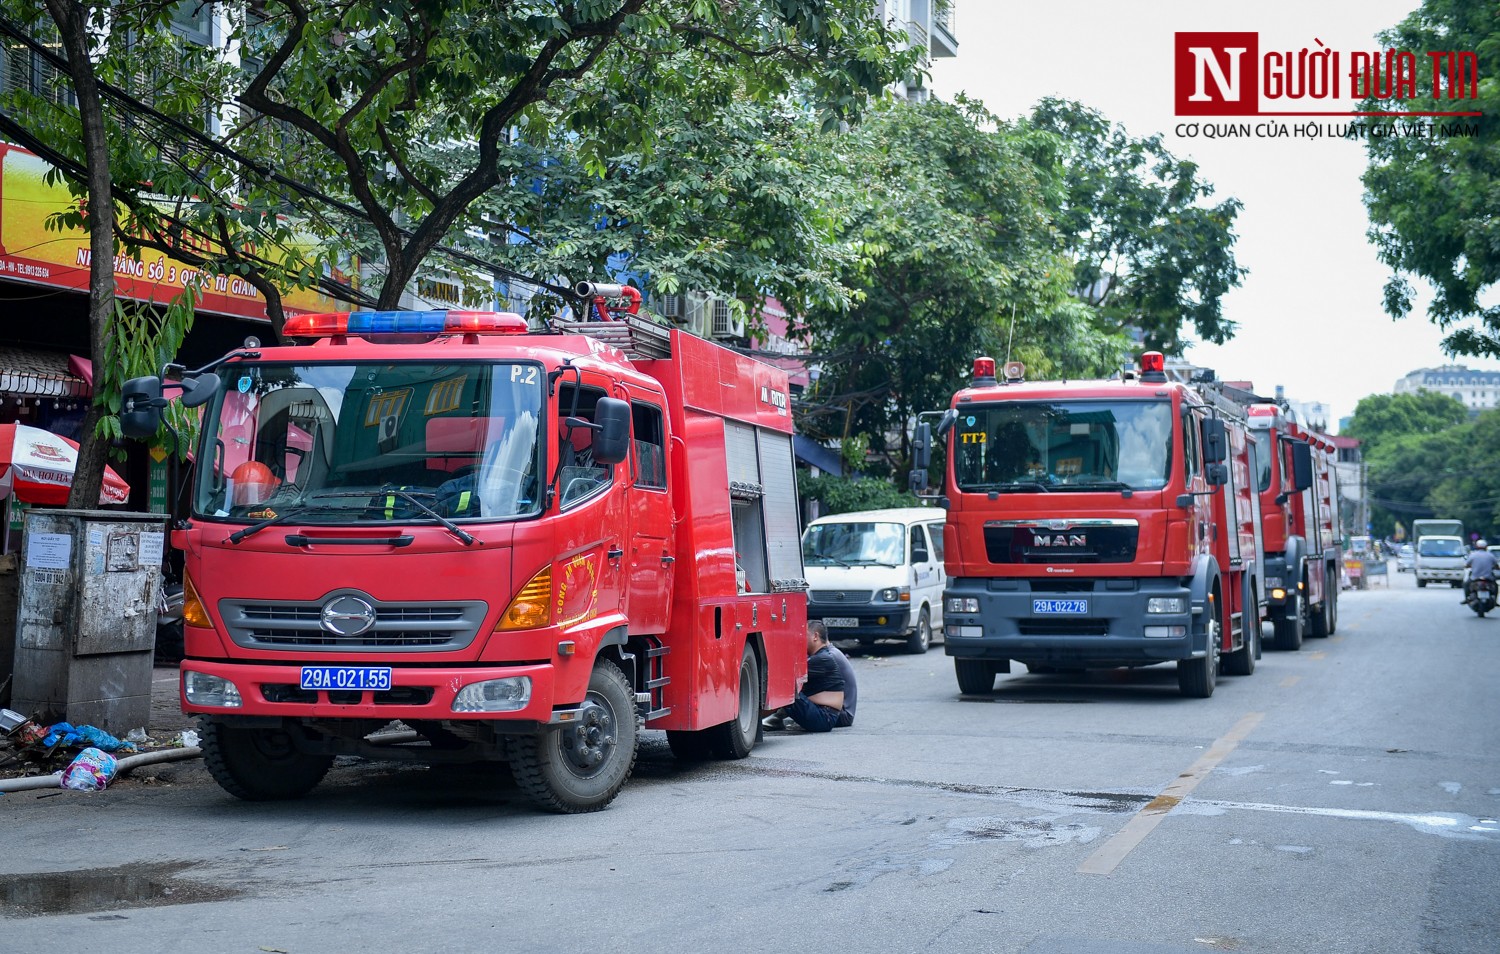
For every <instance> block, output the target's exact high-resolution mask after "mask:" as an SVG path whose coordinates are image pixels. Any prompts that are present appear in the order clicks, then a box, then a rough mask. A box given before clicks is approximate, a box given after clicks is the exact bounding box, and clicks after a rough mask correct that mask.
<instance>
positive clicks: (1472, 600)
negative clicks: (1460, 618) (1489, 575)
mask: <svg viewBox="0 0 1500 954" xmlns="http://www.w3.org/2000/svg"><path fill="white" fill-rule="evenodd" d="M1472 586H1473V589H1471V590H1470V591H1469V599H1468V604H1469V609H1471V610H1473V611H1474V612H1475V613H1478V614H1479V618H1480V619H1484V614H1485V613H1488V612H1489V611H1490V610H1492V609H1494V608H1495V601H1496V593H1495V581H1494V580H1475V581H1474V582H1473V584H1472Z"/></svg>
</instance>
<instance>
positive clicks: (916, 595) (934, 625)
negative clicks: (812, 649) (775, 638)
mask: <svg viewBox="0 0 1500 954" xmlns="http://www.w3.org/2000/svg"><path fill="white" fill-rule="evenodd" d="M944 516H945V514H944V512H943V511H941V510H937V509H934V508H930V507H911V508H906V509H902V510H866V511H862V512H860V513H841V514H838V515H836V516H832V517H820V518H819V519H817V520H814V521H813V522H812V523H810V524H808V525H807V529H806V530H804V531H803V533H802V562H803V564H804V566H805V567H806V570H807V583H808V592H807V618H808V619H810V620H811V619H820V620H822V621H823V625H824V626H827V627H828V638H829V639H832V640H840V639H858V640H859V641H860V642H862V643H867V644H868V643H873V642H874V641H875V640H877V639H898V640H901V641H902V642H904V643H905V644H906V651H907V652H910V653H925V652H926V651H927V647H928V646H930V645H931V644H932V642H933V639H934V637H936V638H937V639H939V640H941V638H942V634H943V584H944V582H945V579H946V578H945V577H944V575H943V518H944Z"/></svg>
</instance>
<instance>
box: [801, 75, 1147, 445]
mask: <svg viewBox="0 0 1500 954" xmlns="http://www.w3.org/2000/svg"><path fill="white" fill-rule="evenodd" d="M1056 142H1057V141H1056V139H1055V137H1053V136H1051V135H1049V134H1045V133H1039V132H1036V131H1034V130H1026V129H1018V128H1016V127H1012V126H1010V125H1007V124H1004V123H1001V122H999V121H998V120H997V119H995V117H994V116H992V115H990V114H989V113H988V112H986V111H985V110H984V109H983V107H981V106H980V105H979V104H977V103H975V102H972V101H970V100H966V99H963V98H960V99H959V100H958V101H957V102H954V103H941V102H931V103H928V104H925V105H921V106H916V105H911V104H906V103H893V104H889V105H887V106H885V107H883V108H881V109H879V110H876V111H874V112H872V113H871V114H870V115H869V116H867V117H866V119H865V121H864V122H862V123H861V124H860V125H859V126H858V127H856V128H854V129H853V130H852V131H851V132H849V133H848V134H847V135H844V136H841V137H839V138H838V140H837V141H836V142H835V143H834V146H833V159H834V162H835V163H836V164H837V167H838V168H840V169H842V170H844V173H843V179H842V184H841V185H840V186H839V187H838V188H836V189H835V190H834V191H832V192H831V193H830V195H829V196H828V198H827V200H826V201H827V202H828V203H829V207H830V215H831V216H832V217H833V219H834V220H835V221H836V222H838V223H839V241H840V242H841V243H842V244H843V246H844V247H845V249H846V250H847V253H848V255H849V264H847V265H846V266H844V269H843V271H842V272H841V273H840V276H839V277H840V280H841V281H842V282H843V284H844V285H846V286H847V287H848V288H850V289H851V290H852V297H851V301H850V305H849V307H847V308H841V307H827V306H819V305H816V304H815V305H814V306H813V307H811V308H809V309H808V311H807V312H806V313H805V316H804V317H805V323H804V324H803V325H802V326H801V328H800V331H801V332H802V333H803V334H804V335H805V337H806V340H807V341H808V343H809V346H810V348H811V350H812V352H813V353H814V355H815V356H816V358H817V360H818V362H819V363H820V365H821V375H820V377H819V380H818V382H817V385H816V387H815V388H812V389H809V391H808V392H807V393H805V394H804V395H803V400H802V404H801V406H800V407H799V408H798V412H799V417H798V426H799V427H800V428H801V429H802V430H803V432H804V433H810V434H812V435H814V436H816V437H819V438H823V439H829V440H841V439H844V438H848V437H850V436H851V435H865V436H867V437H868V438H869V441H870V446H871V449H872V451H873V452H874V453H876V454H877V455H883V456H884V458H885V459H886V460H887V462H888V464H889V465H890V466H891V467H892V469H896V470H899V469H902V468H904V467H905V466H907V464H908V460H909V451H908V448H907V447H906V443H907V435H906V430H907V424H908V422H909V420H910V419H911V415H912V414H914V413H916V412H918V411H923V410H929V409H932V408H937V407H943V406H946V404H947V402H948V400H949V398H950V397H951V395H952V393H953V391H954V390H955V389H956V388H957V387H958V386H959V385H960V384H961V382H962V381H963V380H964V379H965V377H966V373H967V371H968V369H969V367H970V365H971V362H972V361H973V359H974V357H975V355H978V354H986V353H987V354H993V355H995V356H996V357H1000V358H1003V357H1004V356H1006V355H1007V354H1009V355H1011V356H1013V357H1015V358H1018V359H1021V360H1024V361H1026V362H1027V364H1028V366H1029V367H1030V368H1031V369H1032V373H1033V376H1046V375H1048V374H1076V373H1085V372H1097V371H1099V370H1102V369H1103V368H1106V367H1109V366H1110V365H1112V364H1115V363H1116V361H1117V360H1118V358H1119V357H1121V356H1122V355H1123V353H1124V348H1125V341H1124V339H1123V338H1122V337H1119V336H1110V335H1107V334H1101V333H1099V332H1097V331H1096V329H1095V328H1094V326H1093V325H1092V323H1091V322H1090V320H1089V315H1088V313H1087V310H1086V309H1083V308H1081V307H1079V306H1078V303H1077V302H1076V300H1074V299H1072V298H1071V296H1070V295H1069V287H1068V286H1069V265H1068V262H1067V261H1066V259H1064V258H1063V257H1062V256H1061V255H1060V253H1059V252H1058V250H1057V245H1058V243H1057V235H1056V232H1055V231H1054V229H1053V227H1052V210H1053V207H1054V205H1055V204H1056V201H1057V189H1058V180H1057V177H1056V165H1055V160H1056ZM890 434H900V435H901V437H900V441H899V442H898V443H896V444H894V445H893V444H892V443H891V442H890V441H889V440H888V435H890Z"/></svg>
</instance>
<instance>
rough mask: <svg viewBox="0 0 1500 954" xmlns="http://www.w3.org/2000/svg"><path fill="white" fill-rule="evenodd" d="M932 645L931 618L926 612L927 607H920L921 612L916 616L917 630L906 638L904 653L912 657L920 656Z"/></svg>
mask: <svg viewBox="0 0 1500 954" xmlns="http://www.w3.org/2000/svg"><path fill="white" fill-rule="evenodd" d="M931 645H932V617H931V616H930V615H929V614H928V612H927V607H925V606H924V607H922V612H921V613H919V614H918V615H917V628H916V629H914V630H912V631H911V635H910V636H908V637H906V651H907V652H909V653H911V654H912V655H913V656H920V655H922V654H923V653H925V652H927V647H929V646H931Z"/></svg>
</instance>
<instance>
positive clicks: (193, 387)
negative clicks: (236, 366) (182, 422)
mask: <svg viewBox="0 0 1500 954" xmlns="http://www.w3.org/2000/svg"><path fill="white" fill-rule="evenodd" d="M221 385H222V382H221V381H220V380H219V376H218V375H217V374H214V373H213V372H212V371H206V372H204V373H203V374H200V375H198V376H197V377H192V378H183V379H182V382H181V387H182V406H183V407H199V406H201V405H204V404H207V403H208V402H209V401H212V400H213V399H214V395H215V394H218V393H219V388H220V386H221Z"/></svg>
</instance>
